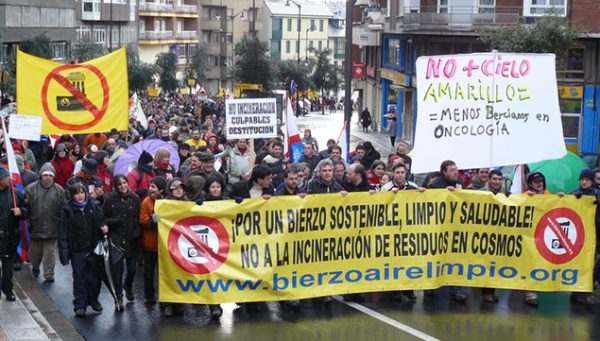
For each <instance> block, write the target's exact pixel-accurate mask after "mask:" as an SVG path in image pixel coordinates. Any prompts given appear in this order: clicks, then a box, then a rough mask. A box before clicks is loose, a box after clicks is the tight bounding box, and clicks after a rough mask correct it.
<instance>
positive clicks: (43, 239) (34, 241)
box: [25, 162, 66, 283]
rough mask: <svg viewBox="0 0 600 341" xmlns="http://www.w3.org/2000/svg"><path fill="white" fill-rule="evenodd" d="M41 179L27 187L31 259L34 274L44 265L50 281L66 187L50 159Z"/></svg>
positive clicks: (45, 273) (41, 172) (46, 277)
mask: <svg viewBox="0 0 600 341" xmlns="http://www.w3.org/2000/svg"><path fill="white" fill-rule="evenodd" d="M39 174H40V179H39V180H37V181H35V182H34V183H32V184H30V185H29V186H27V187H26V188H25V200H26V202H27V204H29V206H30V207H31V213H30V215H29V237H30V238H31V242H30V244H29V260H30V261H31V272H32V273H33V277H36V278H37V277H38V276H39V274H40V265H43V268H44V278H45V280H46V282H50V283H52V282H54V266H55V263H56V262H55V259H56V256H55V255H56V248H57V245H56V241H57V240H58V218H59V217H60V210H61V208H62V206H63V205H64V204H65V203H66V195H65V190H64V188H62V187H61V186H60V185H59V184H57V183H56V182H55V181H54V178H55V177H56V171H55V170H54V167H52V164H51V163H48V162H46V163H45V164H43V165H42V167H41V168H40V172H39Z"/></svg>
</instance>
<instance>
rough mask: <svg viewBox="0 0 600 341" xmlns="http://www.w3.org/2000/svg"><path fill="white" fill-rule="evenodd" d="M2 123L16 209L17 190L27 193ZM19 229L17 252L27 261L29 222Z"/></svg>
mask: <svg viewBox="0 0 600 341" xmlns="http://www.w3.org/2000/svg"><path fill="white" fill-rule="evenodd" d="M0 121H2V134H3V136H4V145H5V146H6V160H7V163H8V171H9V172H10V181H11V184H12V186H11V192H12V199H13V205H14V207H17V195H16V193H15V189H16V190H17V191H19V192H21V193H25V188H24V187H23V181H21V173H19V168H18V167H17V161H16V159H15V152H14V150H13V147H12V144H11V143H10V139H9V138H8V134H7V133H6V124H4V120H3V119H0ZM19 227H20V229H21V242H20V243H19V247H18V248H17V252H18V253H19V255H20V256H21V260H22V261H26V260H27V256H28V255H27V254H28V252H29V229H28V226H27V222H26V221H25V220H22V219H21V220H19Z"/></svg>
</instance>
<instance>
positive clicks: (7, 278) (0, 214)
mask: <svg viewBox="0 0 600 341" xmlns="http://www.w3.org/2000/svg"><path fill="white" fill-rule="evenodd" d="M28 215H29V207H28V205H27V203H26V201H25V196H24V195H23V194H21V192H19V191H16V190H14V189H13V188H11V177H10V172H9V171H8V170H6V168H4V167H0V262H2V272H1V273H0V286H1V287H2V292H3V293H4V295H5V296H6V300H8V301H14V300H15V299H16V298H15V294H14V293H13V282H12V279H13V273H14V272H13V271H14V269H13V260H14V259H13V258H14V257H15V254H16V253H17V246H18V245H19V241H20V240H21V233H20V231H19V220H20V219H27V217H28Z"/></svg>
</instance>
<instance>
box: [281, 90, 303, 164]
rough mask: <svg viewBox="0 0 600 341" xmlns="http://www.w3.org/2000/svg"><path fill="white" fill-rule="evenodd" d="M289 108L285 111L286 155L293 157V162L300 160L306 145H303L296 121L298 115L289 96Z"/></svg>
mask: <svg viewBox="0 0 600 341" xmlns="http://www.w3.org/2000/svg"><path fill="white" fill-rule="evenodd" d="M286 102H287V109H286V111H285V118H286V123H285V126H286V134H287V144H286V151H285V155H286V156H287V157H288V158H290V159H291V161H292V162H298V160H300V158H301V157H302V154H304V147H303V146H302V139H301V138H300V132H299V131H298V124H297V123H296V115H294V110H293V109H292V102H291V101H290V99H289V97H288V98H287V100H286Z"/></svg>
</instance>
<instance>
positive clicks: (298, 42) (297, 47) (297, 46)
mask: <svg viewBox="0 0 600 341" xmlns="http://www.w3.org/2000/svg"><path fill="white" fill-rule="evenodd" d="M295 52H296V53H298V52H300V41H299V40H296V51H295Z"/></svg>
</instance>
